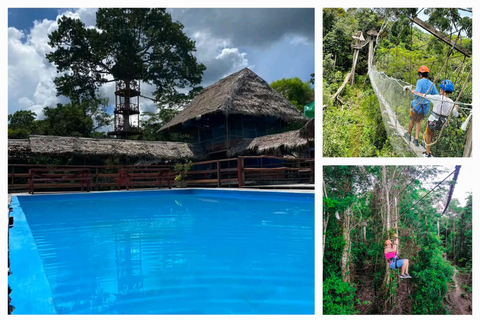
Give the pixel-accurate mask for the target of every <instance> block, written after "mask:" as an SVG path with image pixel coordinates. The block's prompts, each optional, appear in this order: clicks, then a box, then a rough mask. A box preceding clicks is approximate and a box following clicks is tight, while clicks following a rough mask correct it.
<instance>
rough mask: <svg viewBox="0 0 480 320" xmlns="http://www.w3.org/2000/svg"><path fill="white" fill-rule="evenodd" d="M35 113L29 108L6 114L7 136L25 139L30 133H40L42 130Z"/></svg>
mask: <svg viewBox="0 0 480 320" xmlns="http://www.w3.org/2000/svg"><path fill="white" fill-rule="evenodd" d="M36 116H37V114H36V113H35V112H33V111H30V110H19V111H16V112H15V113H14V114H9V115H8V122H9V124H8V138H9V139H27V138H28V137H29V136H30V135H31V134H42V133H43V130H42V127H41V126H40V123H39V122H38V121H35V118H36Z"/></svg>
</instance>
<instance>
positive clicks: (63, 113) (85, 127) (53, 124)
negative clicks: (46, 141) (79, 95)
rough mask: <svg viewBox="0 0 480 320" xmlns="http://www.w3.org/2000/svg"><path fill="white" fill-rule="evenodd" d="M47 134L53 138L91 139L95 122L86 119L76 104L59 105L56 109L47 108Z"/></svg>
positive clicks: (45, 111)
mask: <svg viewBox="0 0 480 320" xmlns="http://www.w3.org/2000/svg"><path fill="white" fill-rule="evenodd" d="M43 113H44V114H45V120H44V121H45V126H46V128H47V132H46V133H47V134H48V135H53V136H73V137H89V136H90V133H91V132H92V131H93V120H92V118H90V117H86V116H85V114H84V113H83V110H82V109H81V108H79V107H78V105H75V104H66V105H62V104H57V107H56V108H51V107H45V108H44V109H43Z"/></svg>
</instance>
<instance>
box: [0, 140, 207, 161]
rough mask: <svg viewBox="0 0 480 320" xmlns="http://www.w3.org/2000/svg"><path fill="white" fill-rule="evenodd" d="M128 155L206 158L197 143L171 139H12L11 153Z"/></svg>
mask: <svg viewBox="0 0 480 320" xmlns="http://www.w3.org/2000/svg"><path fill="white" fill-rule="evenodd" d="M65 154H75V155H83V156H93V155H99V156H126V157H136V158H139V157H144V158H148V159H163V160H175V159H194V160H203V159H206V158H207V155H206V154H205V151H204V150H203V149H202V148H201V147H200V146H199V145H197V144H192V143H184V142H169V141H138V140H120V139H90V138H77V137H56V136H30V138H29V139H22V140H18V139H9V140H8V156H9V157H24V156H28V155H65Z"/></svg>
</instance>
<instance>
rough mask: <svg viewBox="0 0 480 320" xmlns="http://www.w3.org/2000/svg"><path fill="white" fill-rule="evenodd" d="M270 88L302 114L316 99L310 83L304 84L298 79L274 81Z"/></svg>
mask: <svg viewBox="0 0 480 320" xmlns="http://www.w3.org/2000/svg"><path fill="white" fill-rule="evenodd" d="M270 86H271V87H272V89H273V90H275V91H277V92H278V93H280V94H281V95H282V96H283V97H284V98H285V99H287V100H288V101H290V103H291V104H293V105H294V106H296V107H297V108H298V110H300V111H302V112H303V107H304V106H305V105H307V104H309V103H311V102H312V101H313V100H314V99H315V94H314V91H313V89H312V87H311V86H310V82H303V81H302V80H301V79H300V78H297V77H295V78H290V79H285V78H283V79H280V80H276V81H273V82H272V83H271V84H270Z"/></svg>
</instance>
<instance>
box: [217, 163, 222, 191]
mask: <svg viewBox="0 0 480 320" xmlns="http://www.w3.org/2000/svg"><path fill="white" fill-rule="evenodd" d="M221 178H222V177H221V175H220V161H218V160H217V179H218V183H217V186H218V187H219V188H220V186H221V185H222V182H221V181H220V180H221Z"/></svg>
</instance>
